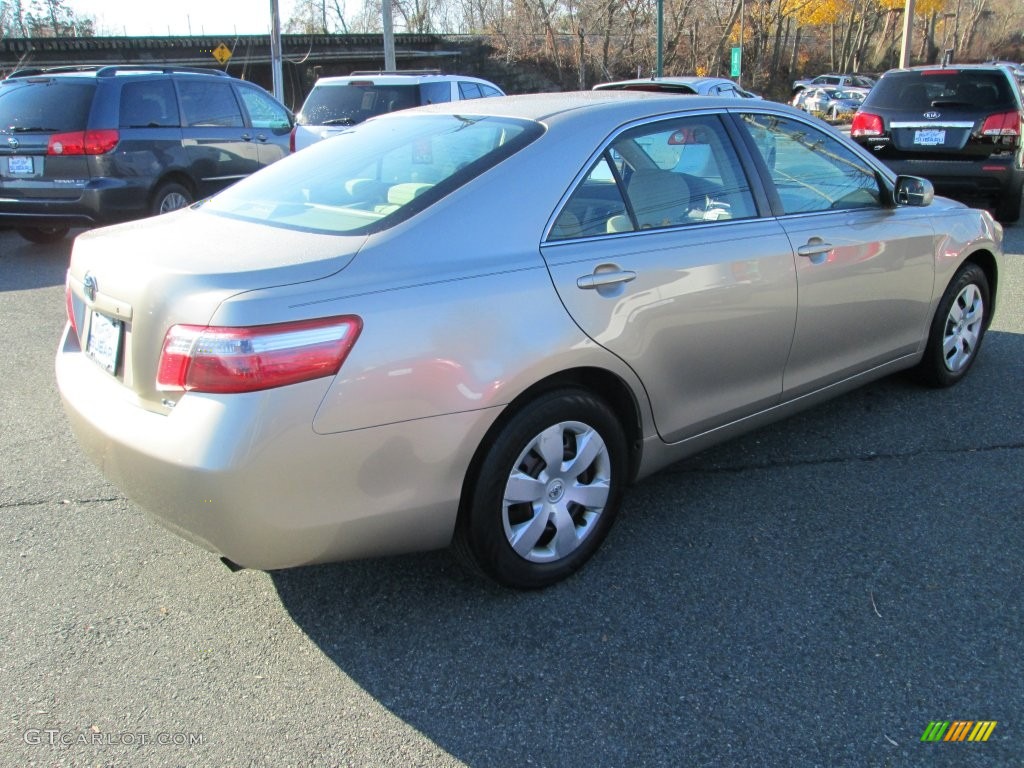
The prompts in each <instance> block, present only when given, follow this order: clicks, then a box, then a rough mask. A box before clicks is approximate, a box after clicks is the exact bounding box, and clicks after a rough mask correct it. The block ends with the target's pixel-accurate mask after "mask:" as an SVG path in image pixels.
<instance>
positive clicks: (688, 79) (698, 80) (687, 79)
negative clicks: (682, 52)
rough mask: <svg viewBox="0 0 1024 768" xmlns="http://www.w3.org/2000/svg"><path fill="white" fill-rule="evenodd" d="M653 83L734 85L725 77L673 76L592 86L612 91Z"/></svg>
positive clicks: (696, 85) (692, 85)
mask: <svg viewBox="0 0 1024 768" xmlns="http://www.w3.org/2000/svg"><path fill="white" fill-rule="evenodd" d="M650 83H655V84H659V85H687V86H691V87H698V86H701V85H712V84H716V85H717V84H720V83H728V84H730V85H736V83H734V82H733V81H732V80H729V79H728V78H725V77H703V76H701V75H673V76H666V77H637V78H633V79H631V80H615V81H613V82H610V83H599V84H598V85H595V86H594V90H606V89H607V90H614V89H615V88H622V87H624V86H629V85H646V84H650Z"/></svg>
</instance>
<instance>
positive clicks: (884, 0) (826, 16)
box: [783, 0, 949, 25]
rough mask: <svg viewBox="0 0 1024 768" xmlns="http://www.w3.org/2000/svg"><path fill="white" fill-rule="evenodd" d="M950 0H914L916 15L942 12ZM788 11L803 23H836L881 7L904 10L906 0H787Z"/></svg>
mask: <svg viewBox="0 0 1024 768" xmlns="http://www.w3.org/2000/svg"><path fill="white" fill-rule="evenodd" d="M948 1H949V0H914V15H915V16H930V15H931V14H932V13H941V12H942V11H943V10H944V8H945V6H946V5H947V3H948ZM783 5H784V6H786V9H785V10H786V12H788V13H791V14H793V16H794V17H795V18H796V20H797V22H798V23H799V24H801V25H818V24H835V23H836V22H837V21H838V20H839V19H841V18H844V17H848V16H849V15H850V14H851V13H853V14H856V13H858V12H863V11H866V10H868V7H870V6H874V7H876V8H877V7H879V6H880V7H881V8H883V9H886V10H902V9H903V8H904V6H905V0H785V2H784V3H783Z"/></svg>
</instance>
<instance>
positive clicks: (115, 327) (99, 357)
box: [85, 311, 122, 373]
mask: <svg viewBox="0 0 1024 768" xmlns="http://www.w3.org/2000/svg"><path fill="white" fill-rule="evenodd" d="M121 327H122V324H121V321H120V320H115V319H113V318H111V317H107V316H106V315H103V314H100V313H99V312H95V311H94V312H93V313H92V319H91V320H90V322H89V337H88V338H87V339H86V342H85V353H86V354H87V355H89V357H91V358H92V359H93V360H95V361H96V362H97V363H99V364H100V366H102V367H103V368H104V369H105V370H106V371H107V372H108V373H114V371H116V370H117V362H118V359H119V358H120V356H121Z"/></svg>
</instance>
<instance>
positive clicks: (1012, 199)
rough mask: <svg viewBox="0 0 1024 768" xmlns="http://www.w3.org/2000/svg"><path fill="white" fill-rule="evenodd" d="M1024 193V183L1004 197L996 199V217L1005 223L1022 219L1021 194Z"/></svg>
mask: <svg viewBox="0 0 1024 768" xmlns="http://www.w3.org/2000/svg"><path fill="white" fill-rule="evenodd" d="M1022 194H1024V185H1022V186H1019V187H1017V189H1016V190H1015V191H1014V190H1010V191H1009V192H1007V194H1006V195H1005V196H1003V197H1000V198H999V199H998V200H996V218H997V219H998V220H999V221H1001V222H1002V223H1003V224H1013V223H1014V222H1015V221H1017V220H1018V219H1020V206H1021V202H1022V200H1021V196H1022Z"/></svg>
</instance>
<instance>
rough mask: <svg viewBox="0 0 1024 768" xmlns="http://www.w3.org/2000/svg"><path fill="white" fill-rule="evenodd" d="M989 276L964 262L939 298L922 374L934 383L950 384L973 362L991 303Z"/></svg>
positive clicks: (957, 380)
mask: <svg viewBox="0 0 1024 768" xmlns="http://www.w3.org/2000/svg"><path fill="white" fill-rule="evenodd" d="M989 296H990V293H989V285H988V278H987V277H986V276H985V272H984V270H982V268H981V267H979V266H978V265H977V264H974V263H970V262H969V263H967V264H964V265H963V266H962V267H960V269H959V270H958V271H957V273H956V274H955V275H954V276H953V279H952V281H950V283H949V286H948V287H947V288H946V292H945V293H944V294H943V295H942V299H941V301H939V306H938V309H936V311H935V317H934V318H932V325H931V329H930V331H929V333H928V345H927V346H926V347H925V350H924V358H923V359H922V360H921V363H920V364H919V365H918V369H917V372H918V374H919V376H920V378H921V379H922V380H923V381H924V382H925V383H926V384H928V385H929V386H932V387H951V386H953V385H954V384H956V383H957V382H959V381H960V380H961V379H963V378H964V376H966V375H967V372H968V371H969V370H970V369H971V366H972V365H974V361H975V360H976V359H977V357H978V350H979V349H981V342H982V340H983V339H984V338H985V330H986V329H987V328H988V323H989V319H990V314H991V312H992V307H991V304H990V302H989Z"/></svg>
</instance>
